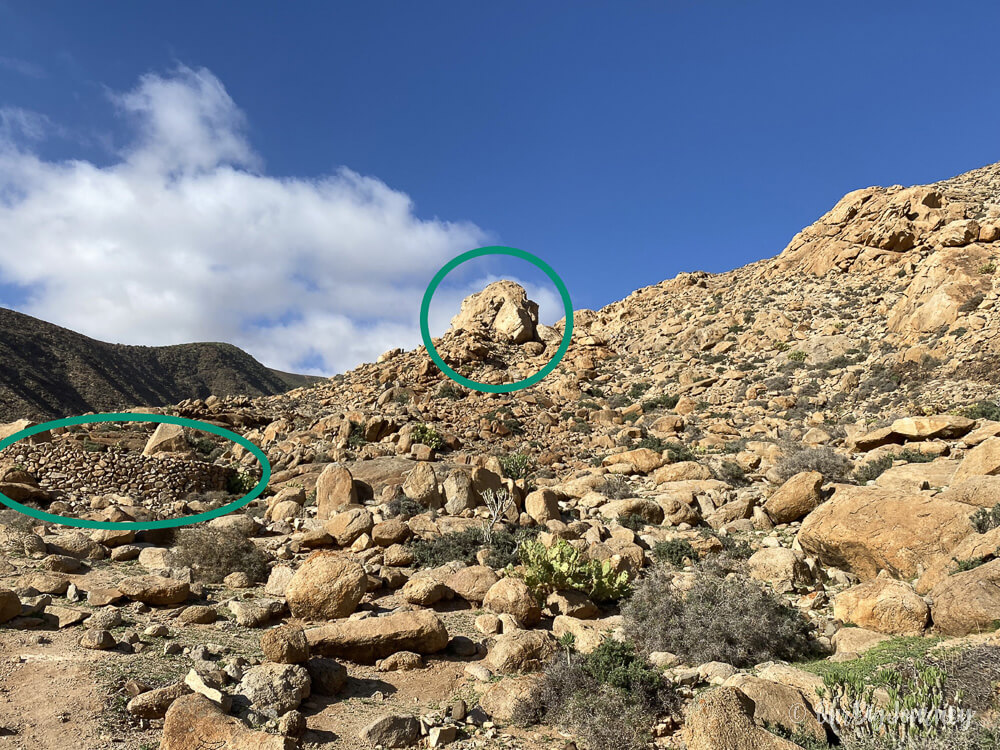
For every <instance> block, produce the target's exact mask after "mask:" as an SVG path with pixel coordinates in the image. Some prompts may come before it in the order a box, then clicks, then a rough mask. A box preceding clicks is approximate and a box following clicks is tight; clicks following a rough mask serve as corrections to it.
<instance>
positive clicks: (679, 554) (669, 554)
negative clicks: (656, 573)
mask: <svg viewBox="0 0 1000 750" xmlns="http://www.w3.org/2000/svg"><path fill="white" fill-rule="evenodd" d="M653 557H655V558H656V559H657V560H659V561H660V562H662V563H669V564H670V565H673V566H674V567H675V568H683V567H684V564H685V563H684V560H685V558H686V559H688V560H690V561H691V562H693V563H696V562H698V553H697V552H696V551H695V549H694V547H692V546H691V543H690V542H688V541H687V540H685V539H668V540H667V541H665V542H658V543H657V544H656V546H655V547H653Z"/></svg>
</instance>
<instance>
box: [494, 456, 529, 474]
mask: <svg viewBox="0 0 1000 750" xmlns="http://www.w3.org/2000/svg"><path fill="white" fill-rule="evenodd" d="M498 460H499V461H500V470H501V471H502V472H503V475H504V476H505V477H507V478H509V479H524V478H526V477H527V476H528V474H530V473H531V457H530V456H529V455H528V454H527V453H506V454H504V455H502V456H498Z"/></svg>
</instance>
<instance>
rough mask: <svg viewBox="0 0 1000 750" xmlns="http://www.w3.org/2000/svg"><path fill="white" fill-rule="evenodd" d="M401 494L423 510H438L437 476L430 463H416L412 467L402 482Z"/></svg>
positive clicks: (439, 500) (440, 499)
mask: <svg viewBox="0 0 1000 750" xmlns="http://www.w3.org/2000/svg"><path fill="white" fill-rule="evenodd" d="M403 492H404V493H405V494H406V496H407V497H408V498H410V499H411V500H415V501H417V502H418V503H420V504H421V505H423V506H424V507H425V508H440V507H441V505H442V498H441V493H440V491H439V490H438V484H437V475H436V474H435V473H434V468H433V467H432V466H431V464H430V463H418V464H417V465H416V466H414V467H413V469H412V470H411V471H410V473H409V474H407V475H406V481H405V482H403Z"/></svg>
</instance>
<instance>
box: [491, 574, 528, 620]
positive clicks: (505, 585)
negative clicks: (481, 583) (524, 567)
mask: <svg viewBox="0 0 1000 750" xmlns="http://www.w3.org/2000/svg"><path fill="white" fill-rule="evenodd" d="M483 609H485V610H487V611H488V612H495V613H496V614H503V615H510V616H511V617H513V618H514V619H515V620H517V621H518V622H519V623H520V624H521V625H522V626H523V627H530V626H531V625H534V624H535V623H537V622H538V621H539V620H540V619H542V609H541V607H539V606H538V600H537V599H535V595H534V594H532V593H531V589H529V588H528V586H527V585H526V584H525V583H524V581H522V580H520V579H518V578H503V579H501V580H499V581H497V582H496V583H495V584H493V585H492V586H491V587H490V590H489V591H487V592H486V596H485V597H484V598H483Z"/></svg>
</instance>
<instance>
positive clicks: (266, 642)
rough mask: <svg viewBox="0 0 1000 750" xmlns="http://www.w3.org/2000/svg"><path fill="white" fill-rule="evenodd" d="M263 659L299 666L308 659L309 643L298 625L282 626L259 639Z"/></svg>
mask: <svg viewBox="0 0 1000 750" xmlns="http://www.w3.org/2000/svg"><path fill="white" fill-rule="evenodd" d="M260 650H261V651H263V652H264V658H265V659H267V660H268V661H273V662H276V663H278V664H301V663H302V662H304V661H306V660H307V659H308V658H309V643H308V642H307V641H306V634H305V631H304V630H303V629H302V627H301V626H300V625H295V624H290V625H282V626H280V627H277V628H274V629H272V630H268V631H266V632H265V633H264V634H263V635H261V637H260Z"/></svg>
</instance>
